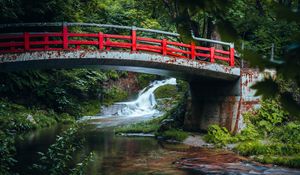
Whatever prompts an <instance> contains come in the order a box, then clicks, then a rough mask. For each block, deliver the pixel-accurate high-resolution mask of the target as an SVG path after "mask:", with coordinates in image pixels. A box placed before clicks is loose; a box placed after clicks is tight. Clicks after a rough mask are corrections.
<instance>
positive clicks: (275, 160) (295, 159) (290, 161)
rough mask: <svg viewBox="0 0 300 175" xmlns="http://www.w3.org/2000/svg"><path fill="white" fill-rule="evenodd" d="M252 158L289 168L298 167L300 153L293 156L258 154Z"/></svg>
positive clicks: (299, 165) (299, 164)
mask: <svg viewBox="0 0 300 175" xmlns="http://www.w3.org/2000/svg"><path fill="white" fill-rule="evenodd" d="M253 159H254V160H255V161H258V162H261V163H267V164H276V165H281V166H287V167H290V168H299V167H300V154H297V155H293V156H274V155H259V156H254V158H253Z"/></svg>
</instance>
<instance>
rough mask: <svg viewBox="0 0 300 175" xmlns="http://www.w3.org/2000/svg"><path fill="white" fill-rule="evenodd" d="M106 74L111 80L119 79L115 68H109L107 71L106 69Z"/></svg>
mask: <svg viewBox="0 0 300 175" xmlns="http://www.w3.org/2000/svg"><path fill="white" fill-rule="evenodd" d="M106 75H107V77H108V78H109V79H111V80H118V79H119V74H118V72H117V71H115V70H109V71H107V72H106Z"/></svg>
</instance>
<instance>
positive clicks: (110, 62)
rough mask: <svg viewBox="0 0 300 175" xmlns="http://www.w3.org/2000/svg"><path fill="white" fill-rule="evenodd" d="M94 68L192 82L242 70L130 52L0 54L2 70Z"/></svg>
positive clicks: (228, 77) (235, 76)
mask: <svg viewBox="0 0 300 175" xmlns="http://www.w3.org/2000/svg"><path fill="white" fill-rule="evenodd" d="M75 67H91V68H103V69H112V68H113V69H116V70H126V71H133V72H142V73H151V74H158V75H164V76H173V77H180V78H183V79H186V80H188V81H191V80H193V79H202V78H204V79H219V80H225V81H236V80H237V79H239V77H240V69H239V68H235V67H229V66H225V65H221V64H214V63H210V62H205V61H198V60H189V59H182V58H176V57H170V56H163V55H159V54H152V53H147V52H128V51H97V50H96V51H95V50H74V51H36V52H24V53H3V54H0V71H18V70H30V69H49V68H75Z"/></svg>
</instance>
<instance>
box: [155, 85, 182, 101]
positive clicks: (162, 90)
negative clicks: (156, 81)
mask: <svg viewBox="0 0 300 175" xmlns="http://www.w3.org/2000/svg"><path fill="white" fill-rule="evenodd" d="M176 94H178V91H177V87H176V85H170V84H167V85H164V86H160V87H159V88H157V89H156V90H155V91H154V95H155V98H157V99H159V98H172V97H174V96H175V95H176Z"/></svg>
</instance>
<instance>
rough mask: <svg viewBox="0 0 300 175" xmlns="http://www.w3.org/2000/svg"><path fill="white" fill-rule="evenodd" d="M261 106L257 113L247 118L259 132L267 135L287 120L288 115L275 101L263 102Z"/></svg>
mask: <svg viewBox="0 0 300 175" xmlns="http://www.w3.org/2000/svg"><path fill="white" fill-rule="evenodd" d="M261 104H262V106H261V108H260V109H259V110H258V111H257V113H256V114H255V115H252V116H251V117H250V118H249V119H250V121H251V123H253V124H254V125H255V126H256V127H257V128H259V129H260V131H262V132H266V133H269V132H271V131H272V130H273V129H274V127H275V126H279V125H281V124H283V122H284V121H286V120H287V117H288V113H287V112H286V111H284V110H283V108H282V107H281V106H280V104H279V103H278V102H276V101H275V100H265V101H262V102H261Z"/></svg>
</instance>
